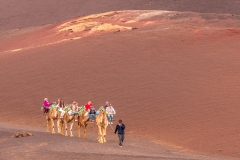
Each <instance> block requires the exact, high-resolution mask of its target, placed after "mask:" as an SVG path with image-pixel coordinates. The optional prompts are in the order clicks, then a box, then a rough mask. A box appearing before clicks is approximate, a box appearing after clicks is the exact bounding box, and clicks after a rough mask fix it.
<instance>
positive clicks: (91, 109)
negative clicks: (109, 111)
mask: <svg viewBox="0 0 240 160" xmlns="http://www.w3.org/2000/svg"><path fill="white" fill-rule="evenodd" d="M95 114H96V110H95V108H94V106H91V107H90V111H89V120H90V122H93V121H94V119H95Z"/></svg>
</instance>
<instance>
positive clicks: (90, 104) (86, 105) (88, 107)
mask: <svg viewBox="0 0 240 160" xmlns="http://www.w3.org/2000/svg"><path fill="white" fill-rule="evenodd" d="M91 106H93V104H92V102H91V101H88V103H87V104H85V109H86V111H88V112H89V111H90V107H91Z"/></svg>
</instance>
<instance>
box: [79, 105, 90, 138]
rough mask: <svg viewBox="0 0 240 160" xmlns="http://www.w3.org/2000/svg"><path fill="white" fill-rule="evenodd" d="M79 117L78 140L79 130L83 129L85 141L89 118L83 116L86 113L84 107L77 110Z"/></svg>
mask: <svg viewBox="0 0 240 160" xmlns="http://www.w3.org/2000/svg"><path fill="white" fill-rule="evenodd" d="M78 113H79V117H78V138H80V134H81V133H80V132H81V128H83V132H84V135H83V138H84V139H86V138H87V133H86V130H87V126H88V122H89V117H88V116H85V114H86V113H87V111H86V110H85V108H84V107H81V108H80V109H79V112H78Z"/></svg>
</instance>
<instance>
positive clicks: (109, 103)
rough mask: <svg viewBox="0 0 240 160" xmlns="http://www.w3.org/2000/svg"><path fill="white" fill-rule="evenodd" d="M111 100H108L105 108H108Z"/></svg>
mask: <svg viewBox="0 0 240 160" xmlns="http://www.w3.org/2000/svg"><path fill="white" fill-rule="evenodd" d="M109 104H110V102H108V101H107V102H106V105H105V106H104V109H107V107H108V106H109Z"/></svg>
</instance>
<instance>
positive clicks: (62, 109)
mask: <svg viewBox="0 0 240 160" xmlns="http://www.w3.org/2000/svg"><path fill="white" fill-rule="evenodd" d="M64 109H65V103H64V101H63V99H61V100H60V103H59V111H60V112H61V114H60V118H63V116H64V114H65V111H64Z"/></svg>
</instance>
